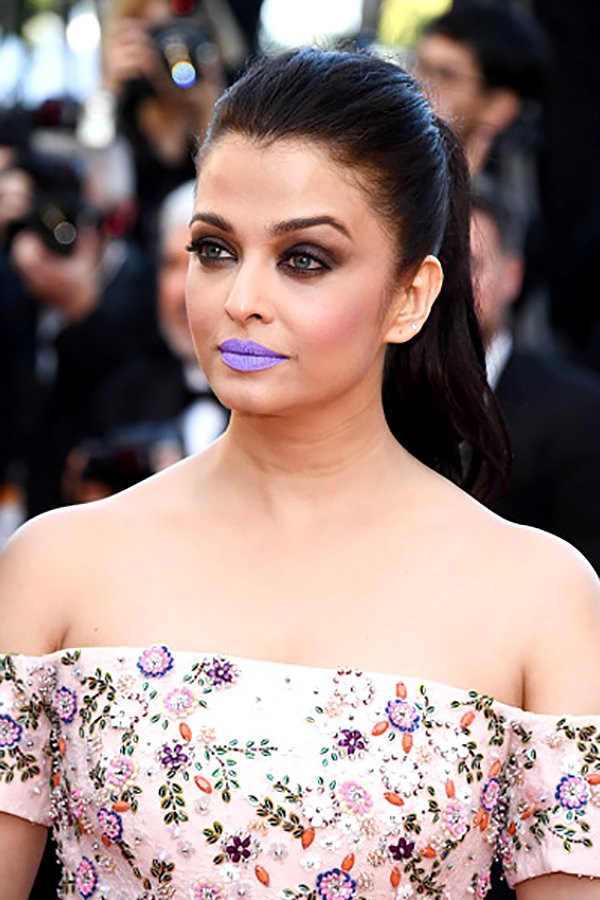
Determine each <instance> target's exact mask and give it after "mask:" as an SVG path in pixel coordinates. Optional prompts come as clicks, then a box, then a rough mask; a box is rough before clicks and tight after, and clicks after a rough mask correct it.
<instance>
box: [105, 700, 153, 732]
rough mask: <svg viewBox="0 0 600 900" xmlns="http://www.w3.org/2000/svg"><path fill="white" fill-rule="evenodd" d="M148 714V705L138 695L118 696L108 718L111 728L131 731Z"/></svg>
mask: <svg viewBox="0 0 600 900" xmlns="http://www.w3.org/2000/svg"><path fill="white" fill-rule="evenodd" d="M147 712H148V703H147V701H146V700H145V699H144V698H143V697H142V696H141V695H140V694H133V693H129V694H118V695H117V698H116V699H115V701H114V703H113V704H112V707H111V710H110V713H109V718H110V724H111V725H112V727H113V728H123V729H127V730H129V729H131V728H133V726H134V725H137V723H138V722H139V721H140V719H141V718H142V717H143V716H145V715H146V714H147Z"/></svg>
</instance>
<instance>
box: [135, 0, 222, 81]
mask: <svg viewBox="0 0 600 900" xmlns="http://www.w3.org/2000/svg"><path fill="white" fill-rule="evenodd" d="M150 35H151V37H152V41H153V43H154V46H155V47H156V48H157V50H158V51H159V53H160V55H161V56H162V58H163V59H164V62H165V65H166V68H167V71H168V73H169V76H170V78H171V81H172V82H173V84H175V85H176V86H177V87H179V88H189V87H192V86H193V85H194V84H196V83H197V82H198V81H199V80H200V78H201V77H202V73H201V63H202V60H203V58H204V57H205V55H208V54H210V55H211V56H212V55H213V54H214V44H213V42H212V41H211V40H210V38H209V36H208V34H207V33H206V31H205V30H204V29H203V28H202V26H201V25H200V24H199V22H198V21H197V20H196V19H194V18H192V17H189V16H177V17H176V18H174V19H171V20H170V21H168V22H166V23H165V24H162V25H158V26H155V27H154V28H152V29H151V31H150Z"/></svg>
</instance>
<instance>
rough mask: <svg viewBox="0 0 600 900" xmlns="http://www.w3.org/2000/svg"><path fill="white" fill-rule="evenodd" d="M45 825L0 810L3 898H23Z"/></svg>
mask: <svg viewBox="0 0 600 900" xmlns="http://www.w3.org/2000/svg"><path fill="white" fill-rule="evenodd" d="M46 836H47V829H46V828H45V827H44V826H42V825H34V824H33V823H32V822H27V821H26V820H25V819H21V818H19V817H18V816H12V815H8V814H6V813H2V812H0V848H2V852H1V853H0V884H1V885H2V898H3V900H27V898H28V897H29V893H30V891H31V887H32V885H33V882H34V880H35V876H36V873H37V870H38V868H39V864H40V859H41V858H42V853H43V852H44V846H45V844H46Z"/></svg>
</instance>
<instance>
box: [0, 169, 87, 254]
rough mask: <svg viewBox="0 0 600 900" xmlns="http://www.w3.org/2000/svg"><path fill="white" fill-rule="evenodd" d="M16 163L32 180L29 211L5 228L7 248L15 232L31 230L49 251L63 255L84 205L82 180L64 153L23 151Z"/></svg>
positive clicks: (72, 240)
mask: <svg viewBox="0 0 600 900" xmlns="http://www.w3.org/2000/svg"><path fill="white" fill-rule="evenodd" d="M17 166H18V167H19V168H20V169H21V170H22V171H24V172H26V173H27V174H28V175H29V177H30V178H31V181H32V183H33V195H32V200H31V205H30V208H29V211H28V213H27V214H26V215H25V216H24V217H23V218H21V219H19V220H17V221H16V222H13V223H12V225H11V226H10V228H9V229H8V230H7V235H6V240H5V244H6V247H7V249H8V248H10V243H11V241H12V239H13V238H14V236H15V235H16V234H17V233H18V232H20V231H24V230H28V231H33V232H34V233H35V234H37V235H38V236H39V238H40V239H41V241H42V242H43V244H44V246H45V247H46V248H47V249H48V250H50V252H52V253H57V254H59V255H62V256H66V255H68V254H70V253H72V252H73V250H74V249H75V246H76V244H77V230H78V227H79V225H80V222H81V219H82V216H83V214H84V211H85V209H86V205H85V202H84V198H83V185H82V180H81V177H80V175H79V172H78V171H77V169H76V167H75V166H74V165H73V163H72V162H71V161H70V160H68V159H65V158H63V157H58V156H52V155H49V154H41V153H27V154H24V155H23V156H22V157H21V159H20V160H19V161H18V162H17Z"/></svg>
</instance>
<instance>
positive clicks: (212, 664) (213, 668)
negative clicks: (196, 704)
mask: <svg viewBox="0 0 600 900" xmlns="http://www.w3.org/2000/svg"><path fill="white" fill-rule="evenodd" d="M202 671H203V672H204V675H205V676H206V678H207V679H208V681H210V683H211V684H212V686H213V687H216V688H219V687H224V686H225V685H229V684H233V683H234V682H235V681H236V680H237V677H238V674H239V673H238V669H237V667H236V666H234V664H233V663H232V662H231V661H230V660H228V659H226V658H225V657H224V656H213V658H212V659H209V660H206V661H205V662H204V663H203V664H202Z"/></svg>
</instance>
